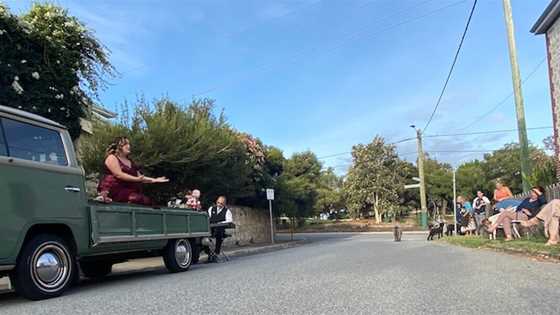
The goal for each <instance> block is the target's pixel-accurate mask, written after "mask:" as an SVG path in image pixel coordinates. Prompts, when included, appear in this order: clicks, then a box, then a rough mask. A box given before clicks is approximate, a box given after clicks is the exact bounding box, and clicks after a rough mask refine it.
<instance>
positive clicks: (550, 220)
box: [521, 199, 560, 246]
mask: <svg viewBox="0 0 560 315" xmlns="http://www.w3.org/2000/svg"><path fill="white" fill-rule="evenodd" d="M559 218H560V200H559V199H554V200H552V201H551V202H549V203H548V204H547V205H546V206H544V207H543V208H542V210H541V211H540V212H538V213H537V214H536V216H534V217H532V218H531V219H529V220H528V221H524V222H521V225H523V226H525V227H530V226H533V225H536V224H538V223H539V221H543V222H544V232H545V235H546V236H547V237H548V242H547V243H546V245H547V246H552V245H557V244H558V230H559V227H558V224H559Z"/></svg>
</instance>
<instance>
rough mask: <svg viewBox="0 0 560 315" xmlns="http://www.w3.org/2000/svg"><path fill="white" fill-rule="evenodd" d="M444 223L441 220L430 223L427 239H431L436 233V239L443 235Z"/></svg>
mask: <svg viewBox="0 0 560 315" xmlns="http://www.w3.org/2000/svg"><path fill="white" fill-rule="evenodd" d="M444 225H445V223H443V222H441V223H439V224H437V225H433V224H430V225H429V227H430V234H429V235H428V241H433V240H434V236H436V235H437V237H438V239H440V238H442V237H443V226H444Z"/></svg>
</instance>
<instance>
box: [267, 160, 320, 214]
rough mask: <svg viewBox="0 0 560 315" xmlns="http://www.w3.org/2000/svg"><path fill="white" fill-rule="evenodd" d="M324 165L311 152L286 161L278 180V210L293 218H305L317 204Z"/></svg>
mask: <svg viewBox="0 0 560 315" xmlns="http://www.w3.org/2000/svg"><path fill="white" fill-rule="evenodd" d="M321 169H322V164H321V162H319V160H318V159H317V156H316V155H315V154H314V153H313V152H310V151H306V152H301V153H295V154H294V155H292V157H291V158H289V159H287V160H285V162H284V166H283V170H284V172H283V173H282V175H281V176H279V178H278V183H277V184H278V185H277V189H278V208H279V209H280V211H282V213H284V214H285V215H287V216H289V217H291V218H305V217H309V216H310V215H311V214H312V210H313V207H314V205H315V204H316V201H317V197H318V192H317V188H318V186H319V181H320V177H321Z"/></svg>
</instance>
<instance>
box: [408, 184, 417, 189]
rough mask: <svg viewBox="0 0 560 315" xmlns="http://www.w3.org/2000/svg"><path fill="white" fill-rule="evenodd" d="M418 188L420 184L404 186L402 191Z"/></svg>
mask: <svg viewBox="0 0 560 315" xmlns="http://www.w3.org/2000/svg"><path fill="white" fill-rule="evenodd" d="M412 188H420V184H410V185H404V189H412Z"/></svg>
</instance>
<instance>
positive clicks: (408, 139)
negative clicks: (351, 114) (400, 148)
mask: <svg viewBox="0 0 560 315" xmlns="http://www.w3.org/2000/svg"><path fill="white" fill-rule="evenodd" d="M412 140H416V137H410V138H404V139H401V140H398V141H395V142H390V143H387V145H395V144H399V143H403V142H407V141H412ZM351 153H352V151H346V152H340V153H333V154H329V155H324V156H320V157H318V158H317V159H318V160H325V159H329V158H333V157H337V156H342V155H347V154H351Z"/></svg>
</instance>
